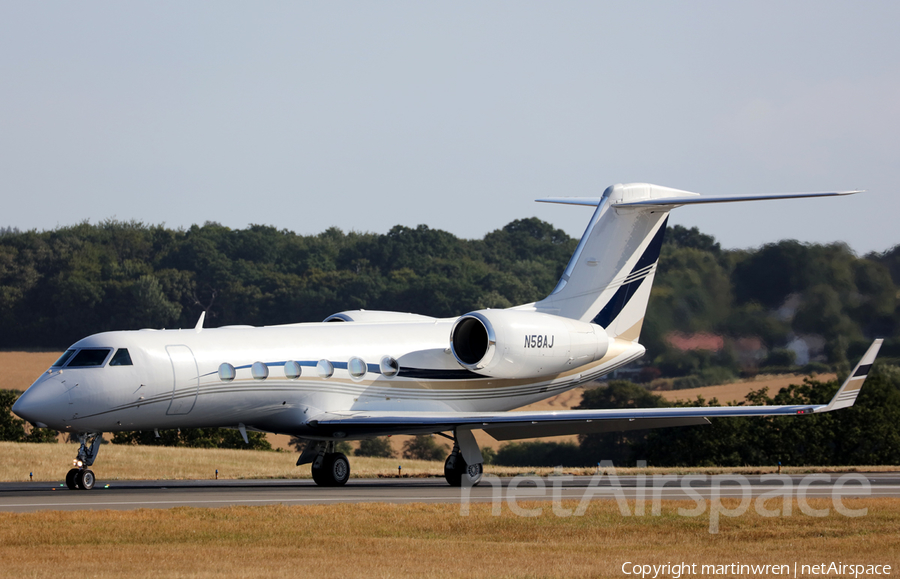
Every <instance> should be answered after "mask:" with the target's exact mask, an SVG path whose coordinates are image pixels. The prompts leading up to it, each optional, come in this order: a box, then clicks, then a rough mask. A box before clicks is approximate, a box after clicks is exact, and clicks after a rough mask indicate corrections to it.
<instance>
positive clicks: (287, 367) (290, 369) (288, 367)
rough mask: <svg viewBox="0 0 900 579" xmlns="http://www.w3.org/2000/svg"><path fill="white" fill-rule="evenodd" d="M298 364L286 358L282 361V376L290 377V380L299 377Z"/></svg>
mask: <svg viewBox="0 0 900 579" xmlns="http://www.w3.org/2000/svg"><path fill="white" fill-rule="evenodd" d="M300 372H301V369H300V364H298V363H297V362H294V361H293V360H288V361H287V362H285V363H284V377H285V378H290V379H291V380H293V379H295V378H299V377H300Z"/></svg>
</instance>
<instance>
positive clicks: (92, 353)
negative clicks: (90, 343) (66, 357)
mask: <svg viewBox="0 0 900 579" xmlns="http://www.w3.org/2000/svg"><path fill="white" fill-rule="evenodd" d="M110 350H111V348H82V349H81V350H78V353H77V354H75V357H74V358H72V361H71V362H69V366H68V367H69V368H88V367H96V366H102V365H103V362H106V357H107V356H108V355H109V352H110Z"/></svg>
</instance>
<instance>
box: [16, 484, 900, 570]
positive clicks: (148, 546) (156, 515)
mask: <svg viewBox="0 0 900 579" xmlns="http://www.w3.org/2000/svg"><path fill="white" fill-rule="evenodd" d="M826 503H830V501H824V502H822V504H819V502H818V501H816V500H811V501H810V505H811V506H813V507H814V508H823V507H827V506H828V505H827V504H826ZM845 504H846V505H847V506H848V507H849V508H853V509H859V508H864V507H865V508H868V514H867V515H865V516H862V517H857V518H847V517H844V516H841V515H837V514H835V513H834V512H833V511H832V513H833V514H832V515H829V516H828V517H825V518H819V519H812V518H811V517H808V516H804V515H796V516H791V517H775V518H764V517H761V516H759V515H757V514H755V513H754V512H753V509H750V511H748V512H747V513H746V514H744V515H741V516H739V517H735V518H730V519H725V520H723V522H722V525H721V527H720V531H719V534H717V535H710V534H709V533H708V529H707V525H708V523H707V521H706V519H705V518H704V517H696V518H690V517H683V516H679V515H678V514H677V508H678V507H684V508H691V507H693V506H694V503H693V502H688V503H678V502H664V503H663V505H662V515H661V516H656V517H651V516H645V517H623V516H621V515H620V514H619V511H618V508H617V506H616V503H615V502H614V501H595V502H593V503H591V505H590V507H589V508H588V509H587V511H586V513H585V515H584V516H580V517H579V516H573V517H568V518H564V517H557V516H555V515H554V514H553V513H552V511H551V509H550V506H549V504H548V503H525V502H523V503H521V506H523V507H543V512H542V513H541V514H540V515H538V516H534V517H518V516H514V515H513V514H512V513H511V512H510V511H509V509H506V508H504V509H503V510H502V512H501V515H500V516H498V517H495V516H492V515H491V506H490V505H489V504H475V505H471V506H470V514H469V515H468V516H463V515H461V514H460V507H459V505H458V504H404V505H398V504H341V505H323V506H265V507H226V508H218V509H197V508H187V507H185V508H177V509H171V510H168V511H162V510H137V511H79V512H58V511H57V512H54V511H45V512H38V513H27V514H12V513H0V560H2V562H3V564H2V565H0V577H36V578H37V577H60V576H68V577H99V578H130V577H154V578H156V577H163V578H168V577H173V578H197V579H202V578H211V577H236V578H244V577H247V578H250V577H265V578H267V579H278V578H282V577H285V578H287V577H290V578H295V577H315V578H316V579H319V578H321V579H326V578H340V579H343V578H349V577H365V578H367V579H369V578H393V577H441V578H447V579H460V578H480V577H548V578H555V577H625V575H623V573H622V565H623V564H624V563H626V562H629V561H630V562H631V563H632V565H633V564H656V565H659V564H665V563H680V562H684V563H688V564H692V563H693V564H697V566H698V571H699V569H700V566H701V565H728V564H732V563H742V564H761V565H766V564H786V565H789V566H791V568H793V565H794V563H795V562H796V563H798V564H799V565H803V564H807V565H811V564H819V563H826V564H827V563H829V562H832V561H834V562H839V561H840V562H843V563H861V564H881V565H884V564H888V565H891V566H892V570H891V573H892V574H896V572H897V569H898V564H900V552H898V549H897V545H898V544H900V501H896V500H890V499H848V500H846V501H845ZM575 505H576V503H575V502H574V501H573V502H572V503H564V504H563V506H564V507H567V508H574V507H575ZM728 506H733V505H728ZM770 506H771V505H770ZM793 510H794V513H797V512H798V508H797V506H796V505H795V506H794V509H793ZM725 575H726V576H737V574H734V573H726V574H725ZM668 576H670V575H660V577H668ZM707 576H708V575H707ZM632 577H633V576H632Z"/></svg>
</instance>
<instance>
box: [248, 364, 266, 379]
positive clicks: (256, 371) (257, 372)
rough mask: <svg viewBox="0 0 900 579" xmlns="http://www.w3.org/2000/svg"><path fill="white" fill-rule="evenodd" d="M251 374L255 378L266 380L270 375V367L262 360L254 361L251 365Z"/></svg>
mask: <svg viewBox="0 0 900 579" xmlns="http://www.w3.org/2000/svg"><path fill="white" fill-rule="evenodd" d="M250 375H251V376H253V379H254V380H265V379H266V378H268V377H269V367H268V366H266V365H265V364H263V363H262V362H253V365H252V366H251V367H250Z"/></svg>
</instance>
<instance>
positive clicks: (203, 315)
mask: <svg viewBox="0 0 900 579" xmlns="http://www.w3.org/2000/svg"><path fill="white" fill-rule="evenodd" d="M205 319H206V310H203V313H201V314H200V319H199V320H197V325H196V326H194V329H195V330H197V331H198V332H199V331H200V330H202V329H203V320H205Z"/></svg>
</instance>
